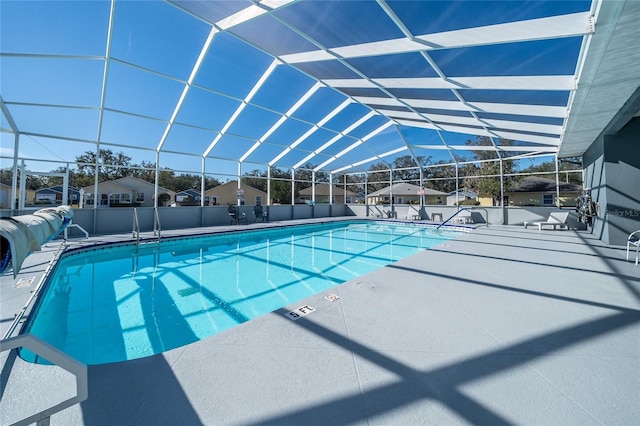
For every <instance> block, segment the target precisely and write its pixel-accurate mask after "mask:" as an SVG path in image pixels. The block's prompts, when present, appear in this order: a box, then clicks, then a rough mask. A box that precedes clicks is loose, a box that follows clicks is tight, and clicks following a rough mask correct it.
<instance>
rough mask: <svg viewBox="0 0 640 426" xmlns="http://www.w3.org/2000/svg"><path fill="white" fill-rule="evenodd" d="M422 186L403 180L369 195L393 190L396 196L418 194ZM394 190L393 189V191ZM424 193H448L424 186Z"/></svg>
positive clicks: (378, 194)
mask: <svg viewBox="0 0 640 426" xmlns="http://www.w3.org/2000/svg"><path fill="white" fill-rule="evenodd" d="M420 189H421V188H420V187H419V186H417V185H413V184H411V183H406V182H401V183H396V184H394V185H393V186H391V187H389V186H387V187H386V188H382V189H380V190H378V191H375V192H372V193H370V194H369V195H368V196H369V197H376V196H380V195H389V194H390V193H391V192H393V195H394V196H400V195H415V196H418V191H419V190H420ZM391 190H393V191H391ZM424 195H448V194H447V193H446V192H441V191H436V190H435V189H431V188H424Z"/></svg>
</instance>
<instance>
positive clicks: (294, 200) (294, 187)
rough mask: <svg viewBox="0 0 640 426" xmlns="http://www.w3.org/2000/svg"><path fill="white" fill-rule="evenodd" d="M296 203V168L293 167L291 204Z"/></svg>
mask: <svg viewBox="0 0 640 426" xmlns="http://www.w3.org/2000/svg"><path fill="white" fill-rule="evenodd" d="M295 204H296V169H294V168H293V167H292V168H291V205H292V206H293V205H295Z"/></svg>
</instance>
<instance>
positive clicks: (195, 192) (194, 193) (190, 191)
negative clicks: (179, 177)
mask: <svg viewBox="0 0 640 426" xmlns="http://www.w3.org/2000/svg"><path fill="white" fill-rule="evenodd" d="M185 194H187V195H191V196H192V197H199V196H200V191H199V190H197V189H193V188H187V189H185V190H183V191H179V192H176V195H185Z"/></svg>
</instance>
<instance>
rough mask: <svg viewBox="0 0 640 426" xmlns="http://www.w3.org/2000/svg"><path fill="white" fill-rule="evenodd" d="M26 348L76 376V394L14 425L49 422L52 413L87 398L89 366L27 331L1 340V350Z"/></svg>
mask: <svg viewBox="0 0 640 426" xmlns="http://www.w3.org/2000/svg"><path fill="white" fill-rule="evenodd" d="M17 348H25V349H28V350H30V351H31V352H33V353H34V354H36V355H38V356H40V357H42V358H44V359H46V360H47V361H49V362H51V363H52V364H55V365H57V366H59V367H60V368H63V369H64V370H66V371H68V372H69V373H71V374H73V375H74V376H76V396H74V397H71V398H69V399H66V400H64V401H62V402H60V403H58V404H56V405H54V406H53V407H49V408H46V409H44V410H42V411H40V412H38V413H36V414H33V415H31V416H29V417H26V418H24V419H21V420H18V421H17V422H15V423H13V426H18V425H19V426H22V425H30V424H33V423H36V422H37V423H38V424H49V418H50V417H51V415H53V414H55V413H58V412H60V411H62V410H64V409H66V408H69V407H71V406H73V405H75V404H78V403H80V402H82V401H84V400H86V399H87V398H88V396H89V379H88V374H87V370H88V369H87V366H86V365H85V364H83V363H81V362H80V361H78V360H76V359H75V358H72V357H71V356H69V355H67V354H66V353H64V352H62V351H61V350H60V349H58V348H56V347H54V346H52V345H50V344H49V343H47V342H45V341H44V340H42V339H40V338H38V337H37V336H35V335H33V334H30V333H25V334H20V335H18V336H16V337H11V338H9V339H3V340H2V341H0V352H4V351H8V350H12V349H17Z"/></svg>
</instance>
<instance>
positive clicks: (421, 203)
mask: <svg viewBox="0 0 640 426" xmlns="http://www.w3.org/2000/svg"><path fill="white" fill-rule="evenodd" d="M418 168H419V170H420V209H421V210H422V208H423V207H424V171H423V170H422V166H420V165H418Z"/></svg>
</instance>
